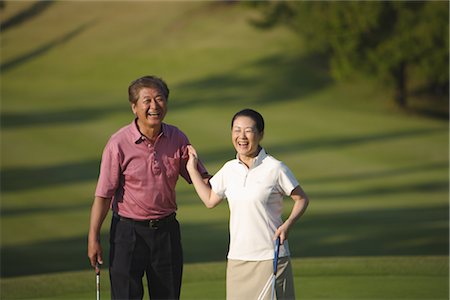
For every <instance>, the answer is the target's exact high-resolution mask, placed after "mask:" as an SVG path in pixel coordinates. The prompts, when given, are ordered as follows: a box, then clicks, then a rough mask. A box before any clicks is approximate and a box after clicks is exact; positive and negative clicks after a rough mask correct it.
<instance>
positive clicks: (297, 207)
mask: <svg viewBox="0 0 450 300" xmlns="http://www.w3.org/2000/svg"><path fill="white" fill-rule="evenodd" d="M291 198H292V200H294V206H293V207H292V211H291V214H290V215H289V217H288V218H287V219H286V221H285V222H284V223H283V224H282V225H281V226H280V227H278V229H277V231H276V232H275V236H274V239H277V237H280V243H281V244H283V242H284V241H285V240H287V239H288V235H289V230H290V229H291V227H292V225H294V223H295V222H296V221H297V220H298V219H299V218H300V217H301V216H302V215H303V214H304V213H305V211H306V208H307V207H308V204H309V199H308V196H306V194H305V192H304V191H303V189H302V188H301V187H300V186H299V185H298V186H297V187H296V188H295V189H294V190H293V191H292V192H291Z"/></svg>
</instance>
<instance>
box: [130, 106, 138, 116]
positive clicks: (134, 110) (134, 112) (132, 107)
mask: <svg viewBox="0 0 450 300" xmlns="http://www.w3.org/2000/svg"><path fill="white" fill-rule="evenodd" d="M131 110H132V111H133V114H134V115H135V116H137V115H136V104H134V103H131Z"/></svg>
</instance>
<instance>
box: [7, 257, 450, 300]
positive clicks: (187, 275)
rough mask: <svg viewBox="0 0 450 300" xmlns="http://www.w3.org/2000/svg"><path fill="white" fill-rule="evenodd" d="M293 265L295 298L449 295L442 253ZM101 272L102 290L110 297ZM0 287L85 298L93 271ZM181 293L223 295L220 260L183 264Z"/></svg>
mask: <svg viewBox="0 0 450 300" xmlns="http://www.w3.org/2000/svg"><path fill="white" fill-rule="evenodd" d="M293 265H294V273H295V274H296V275H295V278H294V281H295V284H296V294H297V297H298V298H299V299H448V298H447V296H448V287H449V286H448V280H447V279H448V277H447V276H448V272H447V271H448V257H444V256H436V257H426V256H411V257H352V258H342V257H333V258H320V259H318V258H301V259H294V260H293ZM106 277H107V276H106V274H105V275H103V276H102V277H101V295H102V297H104V298H109V295H110V294H109V280H108V279H107V278H106ZM70 283H71V284H70ZM25 286H26V287H27V288H26V289H24V288H22V287H25ZM3 289H4V292H5V294H11V295H12V294H14V297H11V298H10V299H61V297H63V298H64V299H89V298H92V297H93V296H94V295H95V276H94V273H93V272H92V271H78V272H64V273H59V274H57V275H38V276H27V277H21V278H14V279H4V280H3V281H2V290H3ZM182 298H183V299H224V298H225V262H215V263H201V264H187V265H186V266H185V272H184V279H183V292H182Z"/></svg>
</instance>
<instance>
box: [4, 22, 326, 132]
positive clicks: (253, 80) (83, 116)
mask: <svg viewBox="0 0 450 300" xmlns="http://www.w3.org/2000/svg"><path fill="white" fill-rule="evenodd" d="M87 25H88V24H86V25H83V26H80V27H79V28H78V29H76V30H74V31H73V32H71V33H69V34H67V35H66V36H65V37H63V38H60V39H57V40H54V41H52V42H51V43H49V44H48V45H45V46H43V47H41V48H40V49H37V50H35V51H33V52H32V53H29V54H26V55H24V56H22V57H19V58H16V59H14V60H12V61H9V62H5V63H4V64H2V66H1V69H2V70H3V71H7V70H8V69H10V68H13V67H15V66H17V65H19V64H21V63H24V62H26V61H28V60H29V59H32V58H33V57H35V56H37V55H39V54H42V53H43V52H45V51H48V50H50V49H51V48H52V47H55V46H57V45H58V44H60V43H62V42H64V41H67V40H68V39H70V38H72V37H74V36H75V35H76V34H78V33H80V32H81V31H82V30H84V29H85V28H86V27H87ZM242 68H243V69H250V70H253V69H255V70H257V72H256V73H257V75H252V76H245V77H244V76H243V75H241V77H237V75H236V74H241V73H240V72H239V71H240V70H236V74H234V72H232V73H233V74H228V73H223V74H219V75H216V76H209V77H207V78H204V79H200V80H197V81H192V82H186V83H183V84H181V85H179V86H175V87H172V88H171V89H173V90H176V92H177V93H179V95H182V96H180V97H178V98H176V99H174V100H171V101H170V102H169V107H170V110H173V111H175V110H181V109H184V108H186V107H189V108H193V107H195V106H202V107H208V106H223V105H227V104H230V103H242V102H243V101H245V103H246V105H253V104H269V103H272V102H274V101H277V102H279V101H289V100H292V99H293V98H294V97H296V98H297V97H302V96H304V95H306V94H308V93H312V92H314V91H316V90H320V89H321V88H323V87H324V86H325V85H327V84H328V83H329V82H330V79H329V77H328V76H327V75H326V72H325V71H323V68H324V67H323V66H321V60H320V59H319V58H318V57H302V58H297V59H292V58H289V57H283V56H272V57H267V58H265V59H263V60H260V61H256V62H252V63H250V64H248V65H246V66H242ZM298 69H300V70H302V72H298ZM267 74H270V76H269V75H267ZM126 84H127V83H125V82H124V86H123V87H124V90H126V88H127V86H126ZM169 85H170V83H169ZM199 91H201V93H199ZM127 111H129V104H128V103H125V102H124V103H123V104H115V105H114V106H113V107H108V106H106V107H105V106H104V105H102V106H101V107H95V108H92V107H90V108H78V109H71V110H62V111H48V112H45V111H41V112H39V111H33V112H9V113H8V112H6V113H5V112H3V113H1V118H0V120H1V125H2V128H5V129H9V128H17V127H32V126H46V125H60V124H71V123H77V124H78V123H80V122H86V121H91V120H95V119H99V118H102V117H105V116H108V115H109V114H111V113H116V112H127Z"/></svg>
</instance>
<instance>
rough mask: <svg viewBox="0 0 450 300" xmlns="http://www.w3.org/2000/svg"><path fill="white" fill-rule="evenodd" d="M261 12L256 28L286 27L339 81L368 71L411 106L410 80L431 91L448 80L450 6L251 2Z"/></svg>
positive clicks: (402, 103) (400, 102)
mask: <svg viewBox="0 0 450 300" xmlns="http://www.w3.org/2000/svg"><path fill="white" fill-rule="evenodd" d="M252 5H253V6H255V7H256V8H258V9H259V10H260V11H261V12H262V19H261V20H257V21H253V23H254V24H255V25H257V26H259V27H262V28H270V27H272V26H275V25H279V24H283V25H285V26H288V27H289V28H290V29H292V30H293V31H294V32H296V33H297V34H298V35H299V36H301V37H302V38H304V39H305V41H307V42H306V43H305V44H306V46H307V47H308V50H309V51H314V52H321V53H325V54H327V55H328V57H329V58H330V66H331V73H332V75H333V77H335V78H336V79H342V78H346V77H348V76H349V75H352V74H355V72H360V71H362V72H365V73H369V74H373V75H375V76H376V77H377V78H379V79H381V80H383V81H385V82H388V83H390V84H391V86H392V87H393V89H394V92H395V100H396V102H397V104H398V105H399V106H400V107H403V108H405V107H406V106H407V94H408V93H407V92H408V90H407V89H408V84H409V82H410V78H411V77H414V79H415V81H417V80H419V81H421V82H423V83H424V85H426V86H428V87H444V88H443V90H444V92H445V93H447V95H448V81H449V69H448V66H449V46H448V45H449V40H448V37H449V28H448V18H449V3H448V2H447V1H445V2H444V1H442V2H438V1H426V2H422V1H367V2H366V1H344V2H339V1H336V2H335V1H317V2H313V1H311V2H310V1H307V2H297V1H293V2H291V1H275V2H262V1H261V2H260V1H258V2H252Z"/></svg>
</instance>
